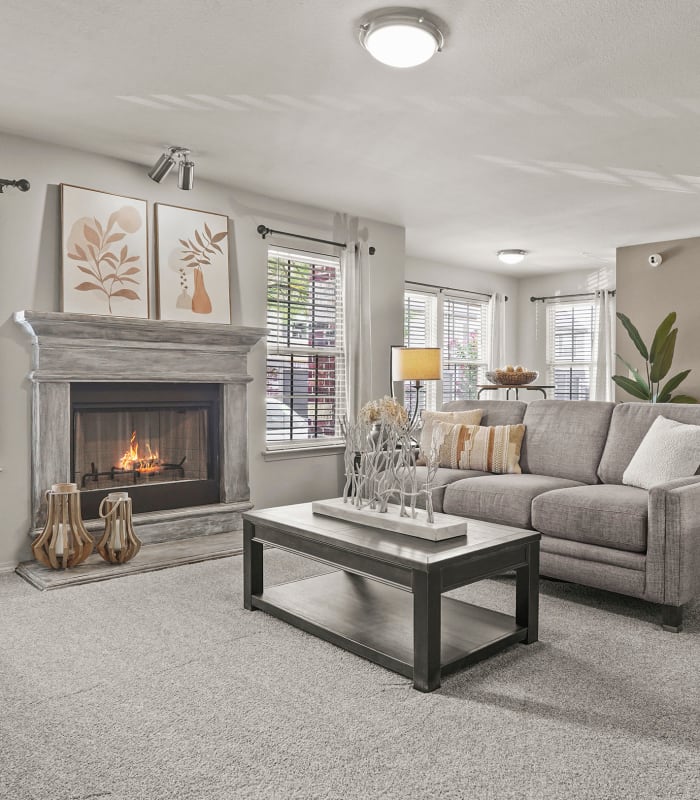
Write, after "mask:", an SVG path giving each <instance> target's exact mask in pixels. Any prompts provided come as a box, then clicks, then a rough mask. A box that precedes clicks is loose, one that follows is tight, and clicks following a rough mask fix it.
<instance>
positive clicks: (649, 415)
mask: <svg viewBox="0 0 700 800" xmlns="http://www.w3.org/2000/svg"><path fill="white" fill-rule="evenodd" d="M659 416H664V417H666V419H673V420H675V421H676V422H687V423H690V424H691V425H700V405H681V404H679V403H620V404H619V405H618V406H616V407H615V410H614V411H613V414H612V419H611V421H610V431H609V433H608V440H607V442H606V443H605V450H604V451H603V457H602V458H601V460H600V467H599V468H598V475H599V476H600V479H601V480H602V481H603V483H622V475H623V474H624V471H625V470H626V469H627V467H628V466H629V463H630V461H631V460H632V456H633V455H634V454H635V453H636V452H637V448H638V447H639V445H640V444H641V443H642V439H643V438H644V436H645V435H646V432H647V431H648V430H649V428H651V426H652V423H653V422H654V420H655V419H656V418H657V417H659Z"/></svg>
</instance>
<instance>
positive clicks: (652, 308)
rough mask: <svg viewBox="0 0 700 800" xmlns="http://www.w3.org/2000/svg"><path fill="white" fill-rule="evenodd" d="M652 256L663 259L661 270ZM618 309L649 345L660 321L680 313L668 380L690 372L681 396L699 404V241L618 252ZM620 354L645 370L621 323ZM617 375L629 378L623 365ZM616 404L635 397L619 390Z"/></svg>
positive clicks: (644, 245)
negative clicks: (687, 396)
mask: <svg viewBox="0 0 700 800" xmlns="http://www.w3.org/2000/svg"><path fill="white" fill-rule="evenodd" d="M652 253H660V254H661V255H662V256H663V263H662V264H661V266H660V267H651V266H650V265H649V256H650V255H651V254H652ZM617 310H618V311H621V312H622V313H623V314H626V315H627V316H628V317H629V318H630V319H631V320H632V322H633V323H634V324H635V325H636V326H637V328H638V329H639V332H640V334H641V336H642V339H643V340H644V341H645V342H646V343H647V346H648V345H649V344H650V343H651V340H652V338H653V335H654V331H655V330H656V328H657V326H658V324H659V323H660V322H661V320H662V319H663V318H664V317H665V316H666V315H667V314H668V313H669V312H670V311H675V312H676V313H677V314H678V320H677V322H676V324H677V326H678V339H677V342H676V355H675V358H674V360H673V366H672V367H671V372H670V373H669V377H671V376H673V375H675V374H676V373H678V372H681V371H682V370H685V369H692V370H693V371H692V372H691V373H690V375H689V376H688V378H687V379H686V380H685V381H684V382H683V383H682V384H681V386H680V387H679V388H678V389H677V393H682V394H689V395H692V396H694V397H697V398H698V399H700V237H695V238H693V239H676V240H672V241H668V242H650V243H649V244H637V245H633V246H631V247H620V248H618V250H617ZM617 352H618V353H620V355H621V356H622V357H623V358H625V359H626V360H627V361H629V362H630V363H631V364H633V365H635V366H637V365H639V366H641V364H642V358H641V356H640V355H639V353H638V352H637V350H636V349H635V347H634V345H633V344H632V342H631V341H630V339H629V337H628V336H627V333H626V332H625V330H624V328H622V326H621V325H620V324H619V323H618V326H617ZM623 369H624V368H623ZM617 371H618V373H619V374H623V375H625V374H626V372H625V371H621V370H620V365H619V362H618V368H617ZM617 399H618V400H627V401H629V400H631V399H632V398H631V397H630V395H628V394H627V393H626V392H623V391H622V390H620V389H618V390H617Z"/></svg>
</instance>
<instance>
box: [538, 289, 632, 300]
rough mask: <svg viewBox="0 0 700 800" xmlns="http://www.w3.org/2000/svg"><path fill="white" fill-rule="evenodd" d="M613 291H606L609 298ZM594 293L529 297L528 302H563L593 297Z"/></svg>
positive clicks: (613, 294) (612, 295) (613, 293)
mask: <svg viewBox="0 0 700 800" xmlns="http://www.w3.org/2000/svg"><path fill="white" fill-rule="evenodd" d="M615 291H616V290H615V289H607V292H608V294H609V295H610V296H611V297H615ZM595 296H596V292H576V293H575V294H550V295H547V296H546V297H531V298H530V302H531V303H536V302H537V301H538V300H541V301H542V302H543V303H544V301H545V300H563V299H564V298H566V297H595Z"/></svg>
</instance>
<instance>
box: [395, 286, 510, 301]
mask: <svg viewBox="0 0 700 800" xmlns="http://www.w3.org/2000/svg"><path fill="white" fill-rule="evenodd" d="M406 283H410V284H411V285H412V286H427V287H428V288H429V289H440V291H444V292H466V294H480V295H482V296H483V297H493V295H494V292H491V293H490V294H489V292H475V291H473V290H472V289H455V288H454V287H453V286H436V285H435V284H434V283H421V282H420V281H406ZM505 298H506V300H508V295H505Z"/></svg>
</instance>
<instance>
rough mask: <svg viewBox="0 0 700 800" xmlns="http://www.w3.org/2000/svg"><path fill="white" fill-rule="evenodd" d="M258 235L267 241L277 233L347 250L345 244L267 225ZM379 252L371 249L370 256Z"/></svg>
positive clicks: (261, 227)
mask: <svg viewBox="0 0 700 800" xmlns="http://www.w3.org/2000/svg"><path fill="white" fill-rule="evenodd" d="M257 231H258V233H259V234H260V235H261V236H262V238H263V239H265V238H266V237H267V236H269V235H270V234H271V233H277V234H279V235H280V236H292V237H293V238H294V239H304V240H305V241H307V242H320V243H321V244H332V245H333V246H334V247H341V248H342V249H343V250H345V249H346V248H347V244H346V243H345V242H332V241H331V240H330V239H316V238H315V237H314V236H302V235H301V234H300V233H289V231H276V230H273V229H272V228H268V227H267V225H258V228H257ZM376 252H377V248H376V247H370V248H369V254H370V255H371V256H373V255H374V254H375V253H376Z"/></svg>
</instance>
